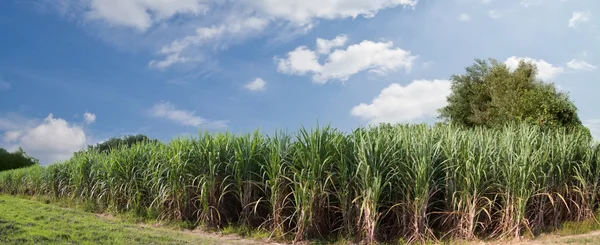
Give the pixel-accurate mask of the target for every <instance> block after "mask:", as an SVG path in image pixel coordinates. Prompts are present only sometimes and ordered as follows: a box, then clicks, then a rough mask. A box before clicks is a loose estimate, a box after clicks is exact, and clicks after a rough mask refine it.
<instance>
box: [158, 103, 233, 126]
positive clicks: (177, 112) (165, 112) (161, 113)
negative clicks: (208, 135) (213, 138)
mask: <svg viewBox="0 0 600 245" xmlns="http://www.w3.org/2000/svg"><path fill="white" fill-rule="evenodd" d="M150 112H151V115H152V116H153V117H155V118H164V119H168V120H170V121H172V122H175V123H177V124H180V125H183V126H192V127H205V128H224V127H227V124H228V123H227V121H211V120H207V119H204V118H202V117H199V116H196V112H195V111H187V110H181V109H177V107H176V106H175V105H173V104H172V103H170V102H160V103H158V104H156V105H154V107H152V108H151V110H150Z"/></svg>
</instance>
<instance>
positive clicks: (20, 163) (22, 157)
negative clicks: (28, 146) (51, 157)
mask: <svg viewBox="0 0 600 245" xmlns="http://www.w3.org/2000/svg"><path fill="white" fill-rule="evenodd" d="M37 164H39V161H38V160H37V159H35V158H33V157H30V156H28V155H27V153H25V151H23V149H21V148H19V149H18V150H17V151H15V152H12V153H11V152H8V151H7V150H6V149H3V148H0V171H5V170H11V169H18V168H25V167H29V166H33V165H37Z"/></svg>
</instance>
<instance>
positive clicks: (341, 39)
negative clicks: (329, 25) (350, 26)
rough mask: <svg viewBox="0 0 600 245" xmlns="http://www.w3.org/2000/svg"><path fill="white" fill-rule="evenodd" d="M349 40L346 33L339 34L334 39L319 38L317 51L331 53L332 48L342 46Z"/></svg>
mask: <svg viewBox="0 0 600 245" xmlns="http://www.w3.org/2000/svg"><path fill="white" fill-rule="evenodd" d="M347 41H348V37H347V36H346V35H341V36H337V37H336V38H334V39H332V40H327V39H322V38H317V53H318V54H329V52H331V49H332V48H337V47H342V46H344V44H346V42H347Z"/></svg>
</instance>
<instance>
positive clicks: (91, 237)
mask: <svg viewBox="0 0 600 245" xmlns="http://www.w3.org/2000/svg"><path fill="white" fill-rule="evenodd" d="M0 210H2V211H1V212H0V244H254V243H260V242H259V241H256V242H254V241H250V240H243V239H235V238H233V237H226V238H223V237H219V236H218V235H211V234H201V233H194V232H191V231H179V230H176V229H169V228H157V227H152V226H150V225H142V224H135V223H129V222H124V221H121V220H120V219H118V218H114V217H110V216H101V215H96V214H92V213H88V212H84V211H79V210H72V209H68V208H61V207H58V206H55V205H53V204H45V203H43V202H39V201H32V200H26V199H21V198H16V197H12V196H6V195H0Z"/></svg>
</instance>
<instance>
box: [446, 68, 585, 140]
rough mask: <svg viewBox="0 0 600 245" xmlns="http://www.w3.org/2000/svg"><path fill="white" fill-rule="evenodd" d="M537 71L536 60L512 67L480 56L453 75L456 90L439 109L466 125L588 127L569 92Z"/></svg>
mask: <svg viewBox="0 0 600 245" xmlns="http://www.w3.org/2000/svg"><path fill="white" fill-rule="evenodd" d="M536 74H537V67H536V66H535V65H534V64H532V63H527V62H523V61H522V62H520V64H519V66H518V67H517V68H516V69H515V70H513V71H511V70H510V69H509V68H508V67H507V66H506V65H505V64H503V63H500V62H498V61H496V60H494V59H489V62H488V61H485V60H480V59H477V60H476V61H475V64H473V65H472V66H470V67H467V68H466V73H465V74H461V75H453V76H452V78H451V80H452V93H451V94H450V96H448V98H447V100H448V105H447V106H446V107H443V108H441V109H440V110H439V113H440V117H441V118H442V119H445V120H446V121H448V122H450V123H453V124H457V125H462V126H466V127H474V126H486V127H501V126H503V125H505V124H507V123H515V122H516V123H521V122H525V123H530V124H537V125H540V126H542V127H545V128H559V127H566V128H568V129H574V128H584V127H583V126H582V123H581V121H580V120H579V117H578V116H577V108H576V107H575V105H574V104H573V102H571V101H570V100H569V96H568V95H567V94H566V93H564V92H560V91H558V90H557V89H556V87H555V86H554V84H552V83H545V82H544V81H542V80H540V79H539V78H537V77H536Z"/></svg>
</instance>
